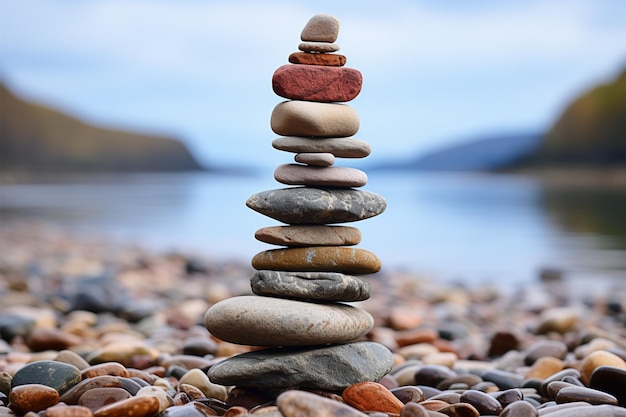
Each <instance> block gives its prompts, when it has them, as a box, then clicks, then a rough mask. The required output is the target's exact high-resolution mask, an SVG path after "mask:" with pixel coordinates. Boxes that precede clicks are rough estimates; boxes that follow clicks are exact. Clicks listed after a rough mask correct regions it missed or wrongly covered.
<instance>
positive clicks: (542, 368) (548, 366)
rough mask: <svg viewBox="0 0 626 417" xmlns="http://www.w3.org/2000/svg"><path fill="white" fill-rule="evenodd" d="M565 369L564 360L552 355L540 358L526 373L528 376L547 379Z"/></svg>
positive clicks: (529, 377)
mask: <svg viewBox="0 0 626 417" xmlns="http://www.w3.org/2000/svg"><path fill="white" fill-rule="evenodd" d="M562 369H563V361H562V360H560V359H557V358H554V357H551V356H544V357H542V358H539V359H538V360H537V361H536V362H534V363H533V365H532V366H531V367H530V369H529V370H528V372H527V373H526V378H528V379H532V378H537V379H546V378H547V377H549V376H550V375H553V374H555V373H557V372H559V371H560V370H562Z"/></svg>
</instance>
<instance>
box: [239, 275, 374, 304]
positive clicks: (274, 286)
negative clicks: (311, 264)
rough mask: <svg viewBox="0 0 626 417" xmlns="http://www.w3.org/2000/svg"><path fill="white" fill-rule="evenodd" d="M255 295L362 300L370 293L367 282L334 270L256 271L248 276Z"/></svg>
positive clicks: (328, 299)
mask: <svg viewBox="0 0 626 417" xmlns="http://www.w3.org/2000/svg"><path fill="white" fill-rule="evenodd" d="M250 286H251V287H252V292H253V293H255V294H256V295H264V296H270V297H271V296H274V297H287V298H303V299H312V300H326V301H347V302H350V301H363V300H367V299H368V298H369V297H370V295H371V286H370V284H369V283H368V282H367V281H365V280H363V279H361V278H359V277H355V276H352V275H345V274H340V273H336V272H280V271H267V270H264V271H258V272H256V273H255V274H254V275H252V277H251V278H250Z"/></svg>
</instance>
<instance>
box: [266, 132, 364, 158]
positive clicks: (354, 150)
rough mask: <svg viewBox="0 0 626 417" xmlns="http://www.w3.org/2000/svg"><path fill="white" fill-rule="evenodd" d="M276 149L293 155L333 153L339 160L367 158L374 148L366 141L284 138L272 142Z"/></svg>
mask: <svg viewBox="0 0 626 417" xmlns="http://www.w3.org/2000/svg"><path fill="white" fill-rule="evenodd" d="M272 146H273V147H274V149H278V150H280V151H286V152H293V153H319V152H327V153H332V154H333V155H335V156H336V157H337V158H365V157H366V156H368V155H369V154H370V153H371V152H372V147H371V146H370V144H369V143H367V142H365V141H364V140H360V139H354V138H325V139H322V138H315V139H312V138H303V137H299V136H282V137H279V138H276V139H274V140H273V141H272Z"/></svg>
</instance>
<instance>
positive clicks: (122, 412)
mask: <svg viewBox="0 0 626 417" xmlns="http://www.w3.org/2000/svg"><path fill="white" fill-rule="evenodd" d="M158 411H159V400H158V399H156V398H155V397H151V396H148V395H143V396H140V397H131V398H128V399H126V400H122V401H118V402H115V403H113V404H109V405H107V406H104V407H102V408H100V409H99V410H97V411H95V412H94V413H93V417H128V416H133V417H151V416H153V415H156V413H157V412H158Z"/></svg>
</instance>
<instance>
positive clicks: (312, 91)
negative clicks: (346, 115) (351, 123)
mask: <svg viewBox="0 0 626 417" xmlns="http://www.w3.org/2000/svg"><path fill="white" fill-rule="evenodd" d="M362 83H363V77H362V76H361V72H359V71H358V70H356V69H354V68H345V67H325V66H319V65H283V66H282V67H280V68H278V69H277V70H276V71H275V72H274V75H273V76H272V88H273V89H274V92H275V93H276V94H278V95H279V96H281V97H284V98H288V99H292V100H305V101H317V102H324V103H330V102H346V101H350V100H352V99H354V98H355V97H356V96H357V95H359V93H360V92H361V85H362Z"/></svg>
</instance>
